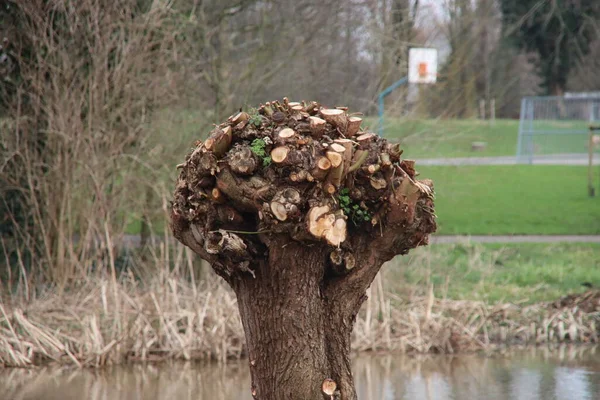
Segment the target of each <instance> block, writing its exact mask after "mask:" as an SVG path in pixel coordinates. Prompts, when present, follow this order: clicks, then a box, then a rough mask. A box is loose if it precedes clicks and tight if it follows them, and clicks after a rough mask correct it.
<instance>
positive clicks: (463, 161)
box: [417, 154, 600, 165]
mask: <svg viewBox="0 0 600 400" xmlns="http://www.w3.org/2000/svg"><path fill="white" fill-rule="evenodd" d="M515 164H530V162H529V159H528V158H526V157H523V158H521V160H519V159H517V157H516V156H502V157H457V158H419V159H417V165H515ZM531 164H534V165H588V156H587V155H586V154H553V155H544V156H535V157H534V158H533V160H532V162H531ZM594 165H600V156H598V155H595V156H594Z"/></svg>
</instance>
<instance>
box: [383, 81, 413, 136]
mask: <svg viewBox="0 0 600 400" xmlns="http://www.w3.org/2000/svg"><path fill="white" fill-rule="evenodd" d="M407 81H408V76H405V77H404V78H402V79H399V80H397V81H396V82H394V83H392V84H391V85H390V86H388V87H387V88H385V89H384V90H383V91H382V92H381V93H379V96H378V97H377V103H378V106H379V107H378V108H379V127H378V129H377V133H378V134H379V136H381V137H383V112H384V104H383V99H384V98H385V97H386V96H387V95H389V94H390V93H392V92H393V91H394V90H396V89H398V88H399V87H400V86H401V85H404V84H405V83H406V82H407Z"/></svg>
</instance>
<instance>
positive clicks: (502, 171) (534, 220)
mask: <svg viewBox="0 0 600 400" xmlns="http://www.w3.org/2000/svg"><path fill="white" fill-rule="evenodd" d="M417 169H418V171H419V172H420V173H421V177H427V178H431V179H433V181H434V183H435V189H436V202H435V207H436V214H437V215H438V217H439V219H438V222H439V231H438V233H440V234H471V235H501V234H544V235H560V234H573V235H577V234H600V201H598V198H590V197H588V195H587V189H586V179H587V168H586V167H578V166H537V165H510V166H461V167H449V166H445V167H427V166H421V167H418V162H417Z"/></svg>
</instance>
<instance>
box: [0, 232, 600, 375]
mask: <svg viewBox="0 0 600 400" xmlns="http://www.w3.org/2000/svg"><path fill="white" fill-rule="evenodd" d="M153 257H154V258H153V260H152V262H153V263H156V264H157V268H158V273H156V272H152V273H140V274H138V273H135V272H134V270H135V266H132V267H131V269H127V270H126V271H124V272H123V273H122V274H121V275H120V276H119V277H118V278H117V279H116V280H115V279H113V277H112V276H111V274H110V273H109V272H100V271H98V272H95V273H93V274H91V275H90V276H89V277H88V278H87V279H85V280H82V281H81V282H79V284H78V285H73V286H71V287H70V288H69V290H68V291H64V292H62V293H60V292H57V291H56V290H53V289H49V290H46V291H41V292H40V293H39V295H38V296H37V298H36V299H35V300H32V299H25V298H24V297H23V296H22V295H15V296H12V297H10V296H4V297H3V299H2V301H1V302H0V363H1V364H2V365H4V366H12V367H15V366H19V367H26V366H31V365H37V364H43V363H47V362H51V363H52V362H54V363H59V364H73V365H76V366H78V367H97V366H103V365H110V364H118V363H123V362H127V361H157V360H165V359H182V360H196V359H204V360H218V361H225V360H227V359H228V358H240V357H243V356H244V355H245V346H244V334H243V330H242V326H241V323H240V320H239V316H238V311H237V304H236V299H235V296H234V295H233V293H232V291H231V290H230V289H229V288H228V287H226V286H225V284H224V283H222V281H221V280H219V279H217V278H216V277H215V276H214V275H212V274H211V273H206V274H205V275H203V277H202V278H200V279H198V277H197V276H196V272H195V270H196V268H195V267H194V265H193V262H192V255H191V254H190V253H189V251H188V250H187V249H184V248H182V247H180V246H176V247H175V248H170V246H169V241H165V242H163V244H161V246H160V247H159V248H158V249H157V251H156V252H155V254H154V256H153ZM145 262H148V259H146V260H144V261H139V263H140V264H141V263H145ZM134 264H137V263H134ZM173 266H174V267H173ZM384 282H385V277H383V276H382V275H380V276H378V277H377V278H376V280H375V282H374V284H373V285H372V287H371V288H370V289H369V300H367V302H366V303H365V304H364V306H363V309H362V310H361V312H360V314H359V316H358V318H357V322H356V327H355V330H354V335H353V343H352V345H353V349H354V350H355V351H398V352H405V353H456V352H470V351H476V350H493V349H497V348H501V347H504V346H505V345H509V344H521V345H523V344H530V345H538V344H542V343H597V342H598V319H599V313H598V311H597V308H595V307H596V303H597V302H599V301H600V293H599V292H588V293H586V294H583V295H580V296H571V297H570V298H568V299H565V300H564V301H563V302H559V303H541V304H535V305H530V306H518V305H515V304H497V305H486V304H485V303H483V302H476V301H456V300H449V299H443V298H442V299H439V298H435V296H434V291H433V288H432V287H431V286H430V287H429V289H428V291H427V295H425V296H418V295H415V296H410V295H406V296H399V295H398V294H395V293H391V292H390V291H389V290H388V289H387V288H386V287H385V285H384ZM595 302H596V303H595ZM590 305H591V306H590Z"/></svg>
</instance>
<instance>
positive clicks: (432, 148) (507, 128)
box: [366, 118, 519, 160]
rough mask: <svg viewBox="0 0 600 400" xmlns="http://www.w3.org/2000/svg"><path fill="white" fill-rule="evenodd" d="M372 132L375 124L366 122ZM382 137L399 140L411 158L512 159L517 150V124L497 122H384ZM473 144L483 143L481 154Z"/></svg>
mask: <svg viewBox="0 0 600 400" xmlns="http://www.w3.org/2000/svg"><path fill="white" fill-rule="evenodd" d="M366 125H368V126H370V127H371V129H377V120H376V119H375V118H368V119H367V124H366ZM384 127H385V129H384V136H385V137H386V138H389V139H390V140H399V141H400V142H401V143H402V147H403V148H404V150H405V154H409V155H410V157H411V158H415V159H417V160H418V159H419V158H435V157H472V156H476V157H484V156H513V155H515V152H516V150H517V136H518V133H519V121H517V120H497V121H496V122H495V123H494V124H490V123H489V122H488V121H480V120H405V119H398V118H386V119H385V125H384ZM473 142H486V143H487V146H486V148H485V149H484V150H481V151H476V152H474V151H472V150H471V144H472V143H473Z"/></svg>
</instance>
